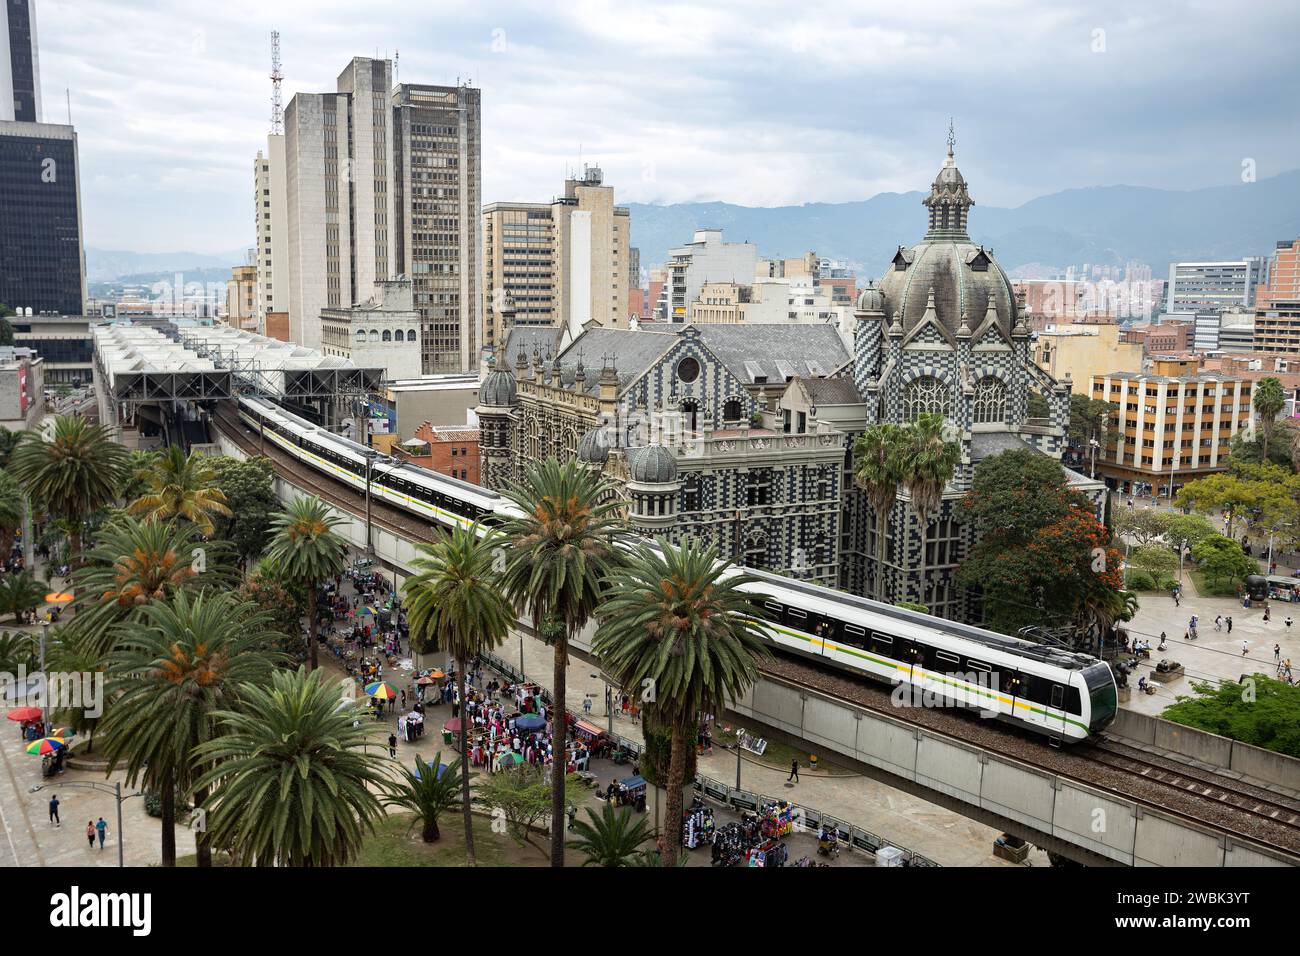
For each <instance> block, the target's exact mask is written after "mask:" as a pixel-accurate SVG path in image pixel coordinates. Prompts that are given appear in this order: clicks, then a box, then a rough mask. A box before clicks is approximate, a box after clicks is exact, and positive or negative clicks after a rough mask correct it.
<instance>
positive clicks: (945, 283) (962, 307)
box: [859, 128, 1016, 341]
mask: <svg viewBox="0 0 1300 956" xmlns="http://www.w3.org/2000/svg"><path fill="white" fill-rule="evenodd" d="M954 144H955V138H954V136H953V133H952V130H951V128H950V129H949V133H948V157H947V159H946V160H945V161H944V164H943V166H942V168H940V170H939V174H938V175H937V176H936V177H935V179H934V182H933V183H932V184H931V186H930V194H929V195H928V196H926V197H925V199H923V200H922V204H923V205H924V206H925V207H926V209H927V210H928V212H929V229H928V231H927V232H926V234H925V237H924V238H923V239H922V240H921V241H920V242H919V243H917V244H916V245H914V246H912V247H911V248H910V249H908V248H906V247H903V246H900V247H899V249H898V252H897V253H896V254H895V256H894V261H893V264H892V266H891V267H890V269H889V271H888V272H886V273H885V275H884V277H883V278H882V279H881V280H880V288H879V294H880V295H881V296H883V298H884V308H883V311H884V313H885V317H886V323H887V325H888V326H890V327H894V326H897V327H899V328H901V330H902V332H903V334H904V335H906V334H908V333H910V332H911V331H912V329H913V328H915V327H916V326H917V324H918V323H920V322H921V321H922V320H923V319H925V318H926V317H927V316H929V317H930V318H931V319H937V321H938V323H939V325H940V326H941V327H942V328H943V329H945V330H947V332H948V335H949V337H950V338H954V339H955V338H956V337H957V336H959V335H962V334H965V335H970V334H971V333H972V332H979V333H982V332H983V331H984V330H985V329H986V328H987V324H988V320H989V318H990V317H992V319H993V321H994V323H995V324H996V325H997V328H998V329H999V330H1000V332H1001V335H1002V337H1003V338H1004V339H1006V340H1008V341H1009V340H1010V336H1011V332H1012V329H1013V328H1014V327H1015V325H1016V297H1015V293H1014V291H1013V290H1012V286H1011V279H1010V278H1009V277H1008V276H1007V274H1006V272H1005V271H1003V269H1002V266H1000V265H999V264H998V262H997V260H996V259H994V258H993V253H992V250H989V249H985V248H984V247H983V246H982V245H977V244H976V243H974V242H973V241H971V238H970V235H969V234H968V233H967V231H966V225H967V215H968V213H969V211H970V207H971V206H973V205H975V201H974V200H973V199H971V197H970V193H969V192H968V190H967V185H966V179H965V177H963V176H962V174H961V170H959V169H958V168H957V162H956V159H955V158H954V156H953V146H954ZM869 291H871V290H870V287H868V290H867V291H864V292H863V293H862V296H861V297H860V299H859V309H860V310H862V305H861V302H862V299H865V298H866V297H867V294H868V292H869ZM963 330H964V331H963Z"/></svg>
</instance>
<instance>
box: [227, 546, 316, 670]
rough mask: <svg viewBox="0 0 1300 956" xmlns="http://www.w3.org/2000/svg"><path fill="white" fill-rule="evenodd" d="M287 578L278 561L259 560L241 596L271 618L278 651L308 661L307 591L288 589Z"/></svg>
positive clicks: (240, 590)
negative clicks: (305, 641)
mask: <svg viewBox="0 0 1300 956" xmlns="http://www.w3.org/2000/svg"><path fill="white" fill-rule="evenodd" d="M282 581H283V575H281V573H280V569H279V568H278V567H277V566H276V565H275V563H274V562H269V561H267V560H266V559H262V560H261V561H258V562H257V563H256V564H255V565H253V568H252V570H251V571H249V573H248V576H247V577H245V578H244V581H243V583H242V584H240V586H239V594H240V596H241V597H242V598H243V599H244V600H246V601H252V602H253V603H254V604H256V605H257V606H258V607H260V608H261V609H262V610H264V611H266V612H267V613H269V614H270V615H271V629H272V630H273V631H275V633H276V635H277V638H276V649H278V650H281V651H284V652H285V653H286V654H289V655H291V656H293V657H294V658H296V659H301V660H305V659H306V648H305V647H304V646H303V642H302V615H303V609H304V608H305V607H306V606H307V592H306V589H305V588H301V587H286V586H285V585H284V584H283V583H282Z"/></svg>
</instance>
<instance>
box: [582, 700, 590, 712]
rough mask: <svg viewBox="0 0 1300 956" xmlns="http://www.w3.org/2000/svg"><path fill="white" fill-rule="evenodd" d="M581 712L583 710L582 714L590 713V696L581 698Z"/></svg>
mask: <svg viewBox="0 0 1300 956" xmlns="http://www.w3.org/2000/svg"><path fill="white" fill-rule="evenodd" d="M582 712H583V713H584V714H590V713H591V698H590V697H584V698H582Z"/></svg>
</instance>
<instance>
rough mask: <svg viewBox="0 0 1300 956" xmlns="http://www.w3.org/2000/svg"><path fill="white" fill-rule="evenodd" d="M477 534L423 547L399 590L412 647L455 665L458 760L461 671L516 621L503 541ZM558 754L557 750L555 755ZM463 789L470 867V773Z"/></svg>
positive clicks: (464, 748)
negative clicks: (499, 569) (506, 584)
mask: <svg viewBox="0 0 1300 956" xmlns="http://www.w3.org/2000/svg"><path fill="white" fill-rule="evenodd" d="M480 530H481V529H480V528H479V526H478V525H477V524H474V525H473V526H471V527H457V528H454V529H452V532H451V534H450V535H447V536H446V537H443V538H441V539H439V540H438V541H437V542H436V543H434V544H431V545H421V546H420V549H419V552H418V556H417V557H416V559H415V562H414V564H415V570H416V573H415V574H414V575H412V576H411V577H409V578H407V579H406V583H405V585H403V587H402V592H403V594H404V595H405V599H406V615H407V620H408V621H409V622H410V626H411V642H412V644H413V645H415V646H417V647H419V649H420V650H421V651H426V650H430V649H432V648H434V647H437V648H440V649H441V650H444V651H446V652H447V653H449V654H451V656H452V657H453V658H455V660H456V688H457V691H458V693H459V695H460V697H459V699H460V700H461V702H462V703H461V707H462V710H461V720H460V753H461V757H462V758H464V757H465V755H466V754H468V753H469V750H468V745H467V741H468V739H469V736H468V724H469V721H468V720H467V719H466V718H465V711H464V709H463V708H464V701H465V699H466V697H465V672H466V671H467V670H468V669H469V662H470V661H471V660H473V659H474V658H475V657H477V656H478V655H479V654H482V653H484V652H485V651H490V650H493V649H494V648H496V647H498V646H500V644H501V642H502V641H504V640H505V639H506V635H507V634H509V632H510V624H511V621H512V620H513V619H514V615H513V614H512V613H511V609H510V603H509V602H508V601H507V600H506V598H505V596H504V595H503V594H502V592H501V590H500V588H499V586H498V583H497V580H496V578H497V575H496V573H495V572H494V571H493V565H494V564H495V563H496V555H497V554H499V553H501V549H502V548H503V547H504V542H503V541H502V540H501V537H500V536H499V535H497V534H488V535H485V536H484V537H482V538H480V537H479V531H480ZM560 719H561V720H562V719H563V717H561V718H560ZM560 753H562V751H559V750H557V751H556V754H557V755H558V754H560ZM556 759H557V760H559V759H560V758H559V757H558V756H557V758H556ZM561 762H562V761H561ZM461 787H462V791H461V802H462V811H463V813H464V816H465V856H466V860H467V862H468V863H469V865H470V866H473V865H474V862H475V861H474V820H473V817H472V815H471V814H470V801H469V770H468V769H466V771H465V772H464V773H463V774H462V775H461Z"/></svg>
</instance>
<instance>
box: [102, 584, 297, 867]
mask: <svg viewBox="0 0 1300 956" xmlns="http://www.w3.org/2000/svg"><path fill="white" fill-rule="evenodd" d="M141 612H142V618H143V621H142V623H140V624H131V625H129V626H126V627H122V626H119V628H118V630H119V631H120V632H121V633H120V634H119V637H118V640H117V650H115V651H114V652H113V654H111V655H110V657H109V659H108V665H109V666H108V673H109V676H110V679H111V683H110V693H112V694H113V696H114V698H115V699H114V703H113V708H112V710H111V711H109V712H108V713H107V714H106V716H105V719H104V725H103V727H102V728H101V736H102V738H103V740H104V753H105V756H106V757H107V758H108V764H109V773H112V772H113V770H115V769H117V768H118V767H119V766H124V767H125V769H126V774H127V780H128V781H129V782H130V783H132V784H134V783H135V782H136V781H137V780H143V781H144V782H145V783H146V785H148V786H150V787H151V788H152V789H154V790H156V791H157V792H158V794H159V795H160V796H161V798H162V826H163V832H162V863H163V866H175V865H176V832H175V823H176V807H175V800H176V792H177V790H180V791H181V792H182V793H189V792H190V789H191V787H194V790H195V804H196V805H201V804H202V802H203V801H204V799H205V798H206V786H207V785H206V784H205V785H199V786H195V778H196V776H197V775H198V772H199V771H201V769H202V762H201V761H200V760H199V759H196V758H195V756H194V753H195V748H197V747H199V746H200V745H201V744H204V743H207V742H208V741H210V740H212V739H213V738H214V737H216V735H217V716H216V715H217V713H218V712H220V711H223V710H226V709H228V708H230V707H232V706H235V704H236V702H237V700H238V695H239V693H240V692H241V691H242V690H243V689H245V688H248V687H251V686H253V685H256V684H261V683H265V682H266V681H267V680H268V679H269V677H270V674H271V670H272V667H273V665H274V663H275V658H274V657H272V656H271V655H269V654H267V653H266V652H265V651H264V650H262V644H263V643H264V641H263V631H264V629H265V625H266V620H267V619H266V617H265V615H262V614H260V613H258V612H256V611H254V609H253V607H252V606H251V605H249V604H244V603H241V602H239V601H238V600H237V599H235V598H234V597H232V596H231V595H229V594H213V593H208V592H205V593H203V594H199V595H197V596H196V597H194V598H193V600H191V599H190V597H189V596H188V595H186V594H185V593H184V592H183V591H182V592H180V593H178V594H176V595H175V596H173V597H172V598H171V599H169V600H167V601H160V602H158V603H155V604H149V605H146V606H144V607H143V608H142V609H141ZM196 841H197V842H196V846H197V851H198V865H199V866H210V865H211V863H212V855H211V849H210V846H209V843H208V838H207V834H206V833H204V832H199V833H197V834H196Z"/></svg>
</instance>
